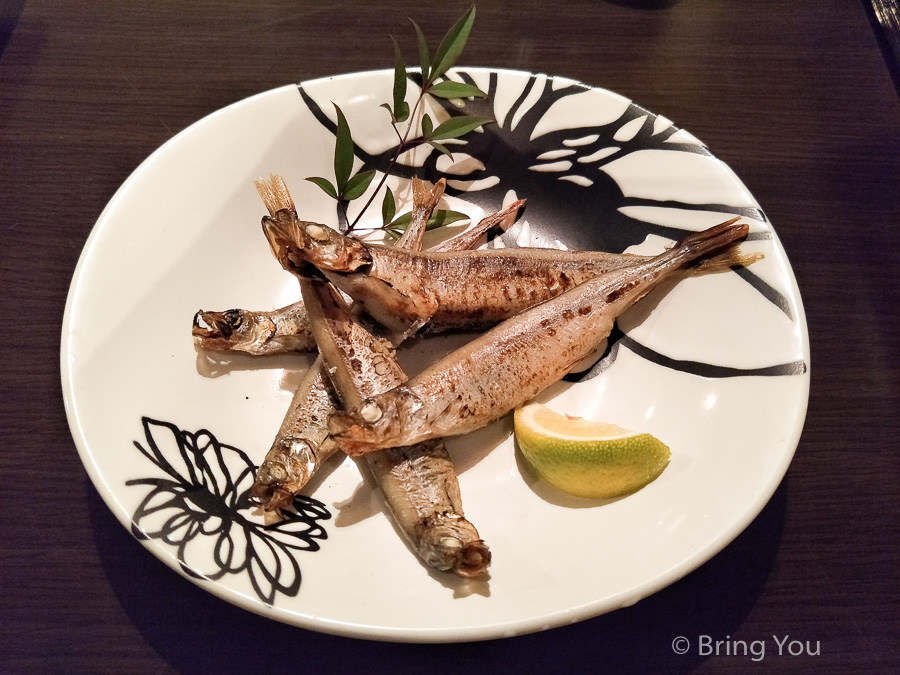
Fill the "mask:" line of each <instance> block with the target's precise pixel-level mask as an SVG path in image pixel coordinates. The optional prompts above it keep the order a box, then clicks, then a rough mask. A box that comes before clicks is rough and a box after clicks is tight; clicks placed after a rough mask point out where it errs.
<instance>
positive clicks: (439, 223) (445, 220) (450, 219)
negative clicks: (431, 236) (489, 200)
mask: <svg viewBox="0 0 900 675" xmlns="http://www.w3.org/2000/svg"><path fill="white" fill-rule="evenodd" d="M468 219H469V216H467V215H466V214H465V213H460V212H459V211H446V210H443V209H438V210H436V211H435V212H434V213H432V214H431V218H429V219H428V224H427V225H426V226H425V229H426V230H435V229H437V228H439V227H443V226H444V225H449V224H450V223H455V222H458V221H460V220H468Z"/></svg>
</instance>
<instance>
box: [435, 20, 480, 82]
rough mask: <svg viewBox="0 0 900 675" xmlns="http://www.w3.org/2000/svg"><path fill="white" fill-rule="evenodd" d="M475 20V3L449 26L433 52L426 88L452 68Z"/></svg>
mask: <svg viewBox="0 0 900 675" xmlns="http://www.w3.org/2000/svg"><path fill="white" fill-rule="evenodd" d="M474 22H475V5H472V7H471V8H470V9H469V11H468V12H466V13H465V14H464V15H463V17H462V18H461V19H460V20H459V21H457V22H456V23H455V24H454V25H453V28H451V29H450V30H449V31H448V32H447V34H446V35H445V36H444V39H443V40H442V41H441V44H440V46H439V47H438V49H437V51H436V52H435V53H434V62H433V65H432V67H431V72H430V73H429V74H428V79H427V80H426V81H425V82H426V89H427V88H429V87H428V85H431V84H432V83H433V82H434V81H435V80H436V79H437V78H439V77H440V76H441V75H443V74H444V73H446V72H447V71H448V70H450V68H452V67H453V66H454V65H455V64H456V61H457V60H458V59H459V57H460V55H461V54H462V52H463V49H465V46H466V41H467V40H468V39H469V33H470V32H471V30H472V24H473V23H474Z"/></svg>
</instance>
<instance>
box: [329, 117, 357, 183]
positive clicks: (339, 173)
mask: <svg viewBox="0 0 900 675" xmlns="http://www.w3.org/2000/svg"><path fill="white" fill-rule="evenodd" d="M334 109H335V110H337V118H338V123H337V132H336V135H335V141H334V182H335V184H336V187H337V191H338V194H343V193H344V192H345V191H346V188H347V181H348V180H350V172H351V171H353V156H354V147H353V138H352V137H351V136H350V125H349V124H347V118H346V117H344V112H343V111H342V110H341V109H340V108H339V107H338V106H337V104H335V106H334Z"/></svg>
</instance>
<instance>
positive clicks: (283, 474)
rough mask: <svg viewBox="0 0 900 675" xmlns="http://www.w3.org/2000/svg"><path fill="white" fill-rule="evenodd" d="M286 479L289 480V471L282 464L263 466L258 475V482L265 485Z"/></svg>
mask: <svg viewBox="0 0 900 675" xmlns="http://www.w3.org/2000/svg"><path fill="white" fill-rule="evenodd" d="M285 478H287V471H285V469H284V467H283V466H281V465H280V464H263V465H262V466H261V467H259V472H258V473H257V474H256V480H258V481H259V482H260V483H262V484H264V485H271V484H272V483H278V482H280V481H283V480H284V479H285Z"/></svg>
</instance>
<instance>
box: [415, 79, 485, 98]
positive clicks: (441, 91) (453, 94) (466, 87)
mask: <svg viewBox="0 0 900 675" xmlns="http://www.w3.org/2000/svg"><path fill="white" fill-rule="evenodd" d="M428 93H429V94H431V95H432V96H437V97H438V98H468V97H470V96H475V97H476V98H487V94H485V93H484V92H483V91H481V89H479V88H478V87H476V86H475V85H473V84H465V83H464V82H451V81H450V80H445V81H443V82H438V83H437V84H436V85H434V86H433V87H431V88H430V89H429V90H428Z"/></svg>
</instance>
